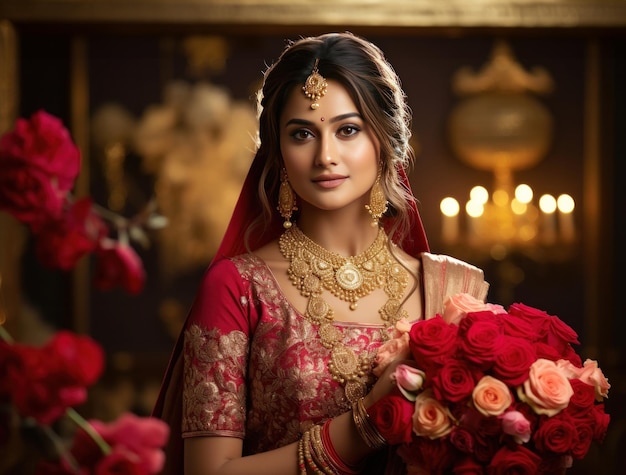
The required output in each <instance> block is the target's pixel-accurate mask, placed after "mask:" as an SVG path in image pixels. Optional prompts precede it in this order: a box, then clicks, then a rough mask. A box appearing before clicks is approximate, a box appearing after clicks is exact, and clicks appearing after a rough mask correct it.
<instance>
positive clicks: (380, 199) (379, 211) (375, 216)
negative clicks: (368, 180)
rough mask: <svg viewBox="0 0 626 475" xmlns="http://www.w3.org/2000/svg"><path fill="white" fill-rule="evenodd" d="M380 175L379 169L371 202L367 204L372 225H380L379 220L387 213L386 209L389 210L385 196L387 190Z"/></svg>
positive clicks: (371, 194)
mask: <svg viewBox="0 0 626 475" xmlns="http://www.w3.org/2000/svg"><path fill="white" fill-rule="evenodd" d="M380 176H381V172H380V170H379V171H378V176H376V181H375V182H374V185H373V186H372V189H371V191H370V203H369V204H368V205H365V209H367V211H368V212H369V214H370V216H371V217H372V226H374V227H375V226H378V220H379V219H380V218H381V217H382V215H383V214H385V211H387V198H386V197H385V192H384V191H383V187H382V185H381V184H380Z"/></svg>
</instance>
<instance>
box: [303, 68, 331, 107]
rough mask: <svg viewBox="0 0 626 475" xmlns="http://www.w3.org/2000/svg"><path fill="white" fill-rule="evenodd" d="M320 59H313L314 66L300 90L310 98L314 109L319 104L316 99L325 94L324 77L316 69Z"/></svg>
mask: <svg viewBox="0 0 626 475" xmlns="http://www.w3.org/2000/svg"><path fill="white" fill-rule="evenodd" d="M319 61H320V59H319V58H317V59H316V60H315V66H313V71H311V74H310V75H309V77H308V78H306V81H305V82H304V86H302V90H303V91H304V95H305V96H306V97H308V98H309V99H311V101H313V103H312V104H311V109H313V110H315V109H317V108H318V107H319V106H320V105H319V104H318V102H317V101H318V100H319V99H320V97H323V96H324V95H325V94H326V91H327V89H326V88H327V87H328V84H327V83H326V79H324V77H323V76H322V75H321V74H320V73H319V71H318V69H317V63H319Z"/></svg>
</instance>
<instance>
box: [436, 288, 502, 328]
mask: <svg viewBox="0 0 626 475" xmlns="http://www.w3.org/2000/svg"><path fill="white" fill-rule="evenodd" d="M483 311H491V312H493V313H494V314H496V313H506V311H505V310H504V307H502V305H496V304H491V303H485V302H483V301H482V300H478V299H477V298H475V297H473V296H472V295H470V294H467V293H460V294H455V295H450V296H449V297H448V298H447V299H446V300H445V302H444V303H443V315H442V316H443V319H444V320H445V321H446V322H447V323H454V324H455V325H458V324H459V322H460V321H461V320H462V319H463V318H465V316H466V315H467V314H468V313H472V312H483Z"/></svg>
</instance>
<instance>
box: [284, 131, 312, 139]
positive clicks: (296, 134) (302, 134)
mask: <svg viewBox="0 0 626 475" xmlns="http://www.w3.org/2000/svg"><path fill="white" fill-rule="evenodd" d="M289 136H290V137H292V138H294V139H295V140H300V141H303V140H306V139H309V138H311V137H313V134H312V133H311V131H310V130H308V129H296V130H294V131H292V132H290V133H289Z"/></svg>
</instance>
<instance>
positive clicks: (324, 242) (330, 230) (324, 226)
mask: <svg viewBox="0 0 626 475" xmlns="http://www.w3.org/2000/svg"><path fill="white" fill-rule="evenodd" d="M322 213H323V217H322V216H319V215H317V213H302V215H301V217H300V218H299V219H298V222H297V226H298V227H299V228H300V230H301V231H302V232H303V233H304V234H305V235H306V236H307V237H308V238H309V239H311V240H312V241H313V242H315V243H316V244H318V245H320V246H321V247H323V248H324V249H326V250H327V251H331V252H334V253H337V254H339V255H341V256H344V257H349V256H356V255H358V254H360V253H362V252H363V251H365V250H366V249H367V248H368V247H369V246H370V245H371V244H372V243H373V242H374V240H375V239H376V236H377V235H378V228H377V227H374V226H372V225H371V222H372V220H371V218H370V217H369V215H367V214H366V213H363V216H358V217H354V216H352V217H351V216H346V215H345V214H344V213H329V212H328V211H323V212H322ZM322 213H320V214H322ZM316 215H317V216H316Z"/></svg>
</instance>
